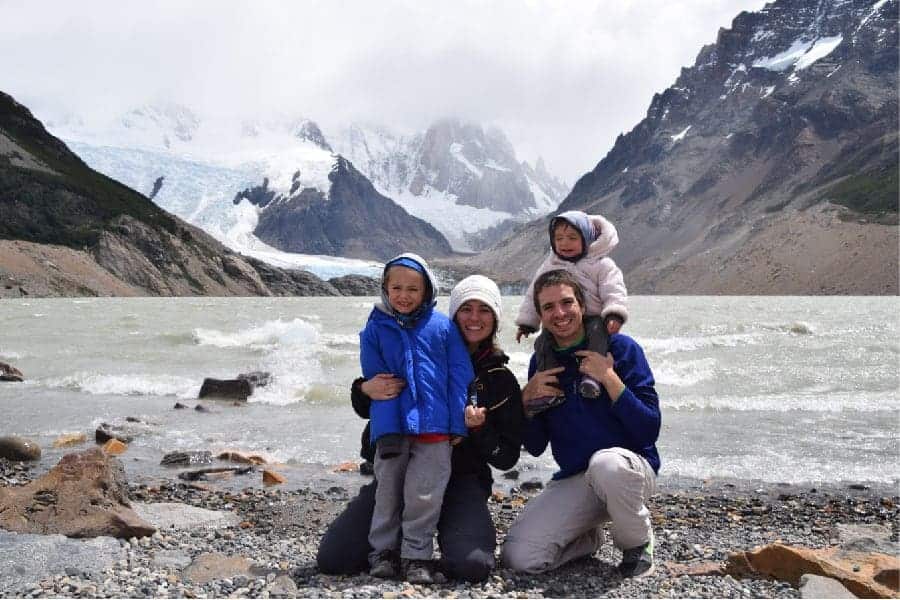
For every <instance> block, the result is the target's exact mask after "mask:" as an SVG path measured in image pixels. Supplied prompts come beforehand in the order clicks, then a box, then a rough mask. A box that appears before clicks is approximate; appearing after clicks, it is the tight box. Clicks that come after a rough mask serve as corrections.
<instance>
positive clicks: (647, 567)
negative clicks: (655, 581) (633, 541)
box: [619, 532, 653, 577]
mask: <svg viewBox="0 0 900 600" xmlns="http://www.w3.org/2000/svg"><path fill="white" fill-rule="evenodd" d="M651 573H653V532H650V541H649V542H647V543H646V544H644V545H642V546H637V547H635V548H629V549H627V550H625V551H624V552H623V553H622V562H621V563H620V564H619V574H620V575H621V576H622V577H646V576H647V575H650V574H651Z"/></svg>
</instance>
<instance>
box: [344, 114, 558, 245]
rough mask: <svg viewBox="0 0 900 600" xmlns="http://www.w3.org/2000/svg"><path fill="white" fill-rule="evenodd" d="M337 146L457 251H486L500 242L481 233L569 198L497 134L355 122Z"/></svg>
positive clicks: (474, 127)
mask: <svg viewBox="0 0 900 600" xmlns="http://www.w3.org/2000/svg"><path fill="white" fill-rule="evenodd" d="M334 145H335V148H336V149H337V151H338V152H340V153H341V155H343V156H346V157H347V158H348V159H349V160H350V161H351V162H352V163H353V164H354V165H355V166H356V167H357V168H358V169H359V170H360V171H361V172H362V173H364V174H365V175H366V176H367V177H368V178H369V179H370V180H371V181H372V183H373V184H374V185H375V187H376V188H377V189H378V190H379V191H380V192H381V193H382V194H384V195H385V196H388V197H390V198H392V199H394V200H395V201H396V202H397V203H398V204H400V205H401V206H403V207H404V208H406V210H408V211H409V212H410V213H412V214H415V215H416V216H419V217H421V218H423V219H425V220H427V221H429V222H430V223H432V224H433V225H434V226H435V227H437V228H438V229H439V230H440V231H441V232H442V233H443V234H444V235H445V236H446V237H447V238H448V239H449V240H450V241H451V243H452V244H453V246H454V248H456V249H459V250H479V249H481V248H484V247H486V245H487V243H489V242H492V241H495V240H496V239H497V238H496V237H493V236H490V235H487V236H486V235H484V233H485V232H486V231H488V230H490V229H491V228H498V227H500V228H501V229H502V230H508V229H510V228H511V227H512V226H513V225H514V224H516V223H521V222H524V221H526V220H528V219H530V218H534V217H536V216H539V215H544V214H546V213H548V212H550V211H551V210H553V209H554V208H556V206H557V205H558V204H559V203H560V201H561V200H562V199H563V197H564V196H565V194H566V193H567V192H568V186H567V185H566V184H565V183H564V182H562V181H560V180H559V179H557V178H556V177H554V176H553V175H552V174H550V173H549V172H548V171H547V169H546V167H545V165H544V163H543V161H542V160H540V159H539V160H538V161H537V163H536V164H535V166H534V167H532V166H531V165H530V164H528V162H527V161H519V160H518V159H517V158H516V153H515V149H514V148H513V146H512V144H511V143H510V142H509V140H508V139H507V137H506V135H505V134H504V133H503V132H502V131H501V130H500V129H498V128H496V127H489V128H487V129H484V128H483V127H481V126H480V125H478V124H475V123H469V122H462V121H460V120H459V119H452V118H445V119H439V120H437V121H435V122H434V123H432V124H431V125H430V126H429V127H428V128H427V129H426V130H425V131H424V132H418V133H413V134H406V135H404V134H399V133H396V132H392V131H390V130H388V129H387V128H385V127H378V126H372V125H364V124H359V123H355V124H351V125H350V126H348V127H346V128H344V129H343V130H341V131H339V132H337V134H335V135H334ZM486 242H487V243H486Z"/></svg>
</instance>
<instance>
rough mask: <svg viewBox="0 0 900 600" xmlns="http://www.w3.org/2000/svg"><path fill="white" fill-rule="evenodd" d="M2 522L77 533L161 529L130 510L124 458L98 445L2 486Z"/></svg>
mask: <svg viewBox="0 0 900 600" xmlns="http://www.w3.org/2000/svg"><path fill="white" fill-rule="evenodd" d="M0 527H2V528H3V529H8V530H10V531H15V532H18V533H39V534H45V535H46V534H54V533H60V534H62V535H66V536H69V537H76V538H83V537H95V536H99V535H109V536H112V537H119V538H130V537H144V536H148V535H152V534H153V532H154V531H156V528H154V527H153V526H152V525H150V524H149V523H147V522H146V521H144V520H143V519H141V518H140V517H138V515H137V514H135V512H134V511H133V510H131V506H130V505H129V503H128V484H127V482H126V480H125V469H124V467H123V466H122V463H121V462H120V461H119V460H118V459H117V458H114V457H112V456H109V455H108V454H106V453H104V452H102V451H101V450H100V449H99V448H92V449H91V450H86V451H84V452H76V453H72V454H67V455H65V456H64V457H63V458H62V460H60V461H59V464H57V465H56V466H55V467H53V468H52V469H50V471H48V472H47V474H46V475H44V476H43V477H41V478H40V479H36V480H34V481H32V482H30V483H28V484H26V485H24V486H21V487H0Z"/></svg>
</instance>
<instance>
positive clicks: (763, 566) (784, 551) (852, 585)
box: [725, 544, 900, 598]
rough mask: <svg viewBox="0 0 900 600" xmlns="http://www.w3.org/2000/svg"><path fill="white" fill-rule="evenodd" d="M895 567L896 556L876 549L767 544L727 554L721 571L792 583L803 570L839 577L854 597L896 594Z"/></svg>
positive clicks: (797, 581)
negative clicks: (859, 550) (866, 550)
mask: <svg viewBox="0 0 900 600" xmlns="http://www.w3.org/2000/svg"><path fill="white" fill-rule="evenodd" d="M898 567H900V558H898V557H897V556H896V555H888V554H882V553H880V552H858V551H853V550H846V549H842V548H839V547H831V548H818V549H813V548H799V547H794V546H786V545H784V544H769V545H768V546H763V547H760V548H755V549H754V550H751V551H749V552H737V553H734V554H732V555H730V556H729V557H728V561H727V563H726V565H725V571H726V573H727V574H729V575H731V576H733V577H746V576H750V577H760V576H763V577H774V578H775V579H779V580H781V581H787V582H790V583H791V585H793V586H795V587H797V586H799V585H800V578H801V577H802V576H803V575H805V574H811V575H820V576H822V577H829V578H831V579H835V580H837V581H839V582H840V583H841V584H843V585H844V587H846V588H847V589H848V590H850V591H851V592H852V593H853V594H854V595H856V596H857V597H858V598H897V597H898V592H897V589H896V583H895V581H894V580H895V578H896V573H897V569H898Z"/></svg>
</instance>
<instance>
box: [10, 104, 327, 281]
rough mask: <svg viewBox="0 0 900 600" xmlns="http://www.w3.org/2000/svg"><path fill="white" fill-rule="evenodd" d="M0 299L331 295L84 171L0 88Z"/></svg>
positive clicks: (300, 275)
mask: <svg viewBox="0 0 900 600" xmlns="http://www.w3.org/2000/svg"><path fill="white" fill-rule="evenodd" d="M0 207H2V209H3V214H4V219H3V220H2V222H0V297H11V296H12V297H16V296H60V295H123V296H130V295H163V296H191V295H221V296H230V295H239V296H251V295H340V292H339V291H338V290H337V289H336V288H334V286H332V285H331V284H329V283H327V282H325V281H322V280H321V279H319V278H317V277H315V276H313V275H311V274H309V273H303V272H299V271H289V270H284V269H277V268H272V267H269V266H268V265H264V264H263V263H261V262H260V261H257V260H255V259H252V258H249V257H244V256H241V255H239V254H236V253H234V252H232V251H231V250H229V249H227V248H226V247H224V246H223V245H222V244H221V243H219V242H217V241H216V240H215V239H213V238H212V237H211V236H209V235H208V234H206V233H204V232H203V231H202V230H200V229H198V228H196V227H194V226H192V225H189V224H187V223H185V222H183V221H182V220H181V219H179V218H178V217H176V216H174V215H172V214H170V213H167V212H166V211H164V210H162V209H160V208H159V207H157V206H156V205H155V204H153V203H152V202H151V201H150V200H148V199H147V198H146V197H144V196H141V195H140V194H138V193H136V192H134V191H133V190H131V189H130V188H128V187H126V186H124V185H122V184H120V183H119V182H117V181H115V180H112V179H109V178H108V177H106V176H104V175H101V174H100V173H97V172H96V171H93V170H91V169H90V168H89V167H87V165H85V164H84V162H82V161H81V159H79V158H78V157H77V156H76V155H75V154H73V153H72V152H71V151H70V150H69V149H68V147H67V146H66V145H65V144H64V143H63V142H61V141H60V140H59V139H57V138H55V137H53V136H51V135H50V134H49V133H48V132H47V131H46V130H45V129H44V127H43V125H42V124H41V123H40V122H39V121H38V120H37V119H35V118H34V117H33V116H32V114H31V113H30V111H29V110H28V109H27V108H25V107H24V106H22V105H21V104H19V103H17V102H16V101H15V100H14V99H13V98H12V97H10V96H9V95H7V94H4V93H2V92H0Z"/></svg>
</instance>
